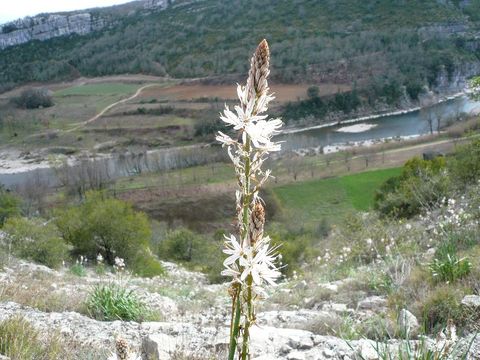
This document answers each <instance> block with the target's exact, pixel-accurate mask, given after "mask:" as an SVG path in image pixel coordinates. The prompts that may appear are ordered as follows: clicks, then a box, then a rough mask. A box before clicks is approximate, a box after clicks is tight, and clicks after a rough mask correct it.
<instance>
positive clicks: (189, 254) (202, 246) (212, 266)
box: [158, 228, 224, 282]
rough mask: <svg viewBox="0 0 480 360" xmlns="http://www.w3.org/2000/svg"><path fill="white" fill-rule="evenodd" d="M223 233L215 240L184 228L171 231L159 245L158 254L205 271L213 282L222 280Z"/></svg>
mask: <svg viewBox="0 0 480 360" xmlns="http://www.w3.org/2000/svg"><path fill="white" fill-rule="evenodd" d="M222 242H223V235H221V236H219V237H216V238H214V239H213V240H210V239H206V238H204V237H203V236H201V235H198V234H195V233H193V232H192V231H190V230H188V229H184V228H179V229H176V230H173V231H170V232H168V233H167V234H166V236H165V238H164V239H163V240H162V241H161V242H160V244H159V246H158V256H159V257H160V258H162V259H166V260H174V261H179V262H182V263H183V264H184V265H185V266H187V267H188V268H190V269H193V270H197V271H203V272H205V273H206V274H207V277H208V279H209V280H210V281H211V282H221V281H223V280H224V278H223V277H222V276H221V275H220V272H221V271H222V270H223V265H222V264H223V257H222V256H219V255H218V254H220V253H221V248H222Z"/></svg>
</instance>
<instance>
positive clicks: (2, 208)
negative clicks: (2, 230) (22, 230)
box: [0, 187, 21, 227]
mask: <svg viewBox="0 0 480 360" xmlns="http://www.w3.org/2000/svg"><path fill="white" fill-rule="evenodd" d="M20 205H21V201H20V199H19V198H18V197H17V196H15V195H13V194H12V193H10V192H8V191H6V190H5V189H4V188H3V187H0V227H2V226H3V224H4V223H5V221H6V220H7V218H9V217H13V216H19V215H20V212H21V211H20Z"/></svg>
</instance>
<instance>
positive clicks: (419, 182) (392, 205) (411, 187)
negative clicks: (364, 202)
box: [374, 157, 449, 218]
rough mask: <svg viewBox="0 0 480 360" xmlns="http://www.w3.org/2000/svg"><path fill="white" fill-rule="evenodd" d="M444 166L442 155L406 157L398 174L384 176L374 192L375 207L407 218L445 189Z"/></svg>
mask: <svg viewBox="0 0 480 360" xmlns="http://www.w3.org/2000/svg"><path fill="white" fill-rule="evenodd" d="M445 167H446V162H445V159H444V158H443V157H437V158H434V159H432V160H422V159H419V158H413V159H411V160H409V161H407V162H406V163H405V165H404V167H403V171H402V174H401V175H400V176H398V177H393V178H390V179H388V180H387V181H386V182H385V183H384V184H382V186H381V187H380V189H379V190H377V192H376V193H375V203H374V207H375V210H377V211H378V212H379V213H380V214H381V215H384V216H390V217H396V218H410V217H412V216H414V215H417V214H418V213H419V212H420V210H421V209H422V208H423V207H424V206H431V205H433V204H435V203H436V202H437V201H438V200H439V199H440V198H442V197H443V196H445V195H446V194H447V192H448V189H449V181H448V180H449V179H448V177H447V175H446V174H445Z"/></svg>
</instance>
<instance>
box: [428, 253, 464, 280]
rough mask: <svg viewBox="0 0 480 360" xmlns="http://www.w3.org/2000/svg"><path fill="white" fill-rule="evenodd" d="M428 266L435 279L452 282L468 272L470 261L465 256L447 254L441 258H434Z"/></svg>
mask: <svg viewBox="0 0 480 360" xmlns="http://www.w3.org/2000/svg"><path fill="white" fill-rule="evenodd" d="M429 268H430V272H431V274H432V276H433V278H434V279H435V280H436V281H444V282H454V281H456V280H458V279H461V278H463V277H465V276H466V275H468V274H469V273H470V271H471V269H472V263H471V262H470V261H469V260H468V259H467V258H462V259H459V258H458V257H457V256H456V255H454V254H452V255H451V254H447V256H446V257H445V258H443V259H434V260H433V262H432V263H431V264H430V265H429Z"/></svg>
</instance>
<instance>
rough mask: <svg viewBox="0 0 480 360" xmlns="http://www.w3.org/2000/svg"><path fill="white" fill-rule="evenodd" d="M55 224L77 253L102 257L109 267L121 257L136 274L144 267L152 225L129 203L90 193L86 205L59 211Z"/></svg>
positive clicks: (87, 195)
mask: <svg viewBox="0 0 480 360" xmlns="http://www.w3.org/2000/svg"><path fill="white" fill-rule="evenodd" d="M55 222H56V224H57V226H58V228H59V229H60V232H61V234H62V237H63V238H64V239H65V240H66V241H67V242H68V243H70V244H72V245H73V246H74V253H75V254H77V255H80V254H81V255H85V256H87V257H88V258H90V259H94V258H96V257H97V255H98V254H101V255H102V256H103V258H104V259H105V261H106V263H107V264H109V265H113V264H114V260H115V257H116V256H118V257H120V258H123V259H125V261H126V262H127V263H128V264H129V266H130V267H131V268H132V270H133V271H135V270H136V267H137V266H138V267H139V268H140V267H142V266H143V265H142V261H143V260H144V259H143V257H142V256H141V254H145V252H146V251H147V249H148V244H149V241H150V238H151V229H150V225H149V223H148V218H147V216H146V215H145V214H144V213H141V212H137V211H134V210H133V208H132V207H131V206H130V205H129V204H127V203H126V202H124V201H121V200H117V199H112V198H106V197H105V196H104V194H103V193H98V192H87V194H86V198H85V201H84V202H83V203H82V204H80V205H78V206H73V207H70V208H69V209H66V210H62V211H57V213H56V219H55ZM157 268H158V267H157ZM158 269H159V268H158ZM152 272H153V267H152V268H151V273H152ZM160 273H161V271H160V270H159V272H158V274H160Z"/></svg>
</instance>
